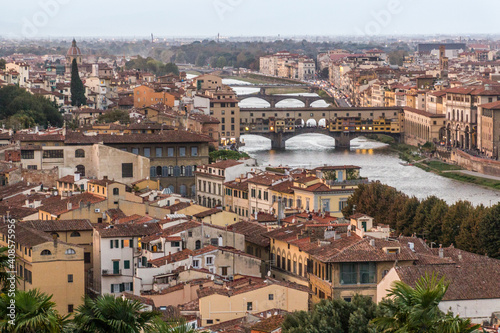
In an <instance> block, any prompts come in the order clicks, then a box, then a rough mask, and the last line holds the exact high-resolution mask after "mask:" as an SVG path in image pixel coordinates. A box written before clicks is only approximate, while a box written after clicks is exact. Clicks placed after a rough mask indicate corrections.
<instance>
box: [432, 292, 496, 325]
mask: <svg viewBox="0 0 500 333" xmlns="http://www.w3.org/2000/svg"><path fill="white" fill-rule="evenodd" d="M439 309H440V310H441V311H443V312H445V313H446V312H448V311H451V312H453V313H454V314H455V315H458V314H459V315H460V317H461V318H469V319H470V320H471V322H472V323H474V324H482V323H483V321H488V322H489V321H490V320H491V314H492V313H494V312H498V311H500V299H499V298H496V299H473V300H453V301H441V302H440V303H439Z"/></svg>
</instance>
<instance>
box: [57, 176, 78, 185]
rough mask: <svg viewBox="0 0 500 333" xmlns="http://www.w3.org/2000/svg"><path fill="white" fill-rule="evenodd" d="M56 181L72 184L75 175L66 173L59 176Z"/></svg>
mask: <svg viewBox="0 0 500 333" xmlns="http://www.w3.org/2000/svg"><path fill="white" fill-rule="evenodd" d="M57 181H58V182H61V183H70V184H74V183H75V176H74V175H67V176H64V177H61V178H59V179H58V180H57Z"/></svg>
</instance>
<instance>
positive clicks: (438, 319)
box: [372, 274, 479, 333]
mask: <svg viewBox="0 0 500 333" xmlns="http://www.w3.org/2000/svg"><path fill="white" fill-rule="evenodd" d="M448 285H449V284H448V283H446V282H445V280H444V277H442V278H441V279H440V280H438V278H437V275H436V274H432V275H428V274H426V275H425V276H422V277H421V278H420V279H419V280H418V281H417V283H416V285H415V288H412V287H411V286H409V285H407V284H405V283H404V282H401V281H397V282H395V283H394V286H393V287H392V288H391V289H390V293H389V295H388V296H389V297H393V299H386V300H384V301H382V302H381V303H380V307H381V310H382V311H383V312H384V313H385V315H384V316H382V317H378V318H375V319H373V320H372V323H373V324H374V325H375V327H376V328H377V329H378V330H379V331H380V332H384V333H396V332H397V333H420V332H422V333H423V332H429V333H438V332H439V333H441V332H443V333H469V332H474V331H476V330H477V329H478V328H479V325H472V324H471V322H470V320H469V319H462V318H460V317H458V316H453V313H451V312H448V313H446V314H445V313H443V312H442V311H441V310H440V309H439V307H438V305H439V302H441V300H442V299H443V297H444V295H445V294H446V291H447V290H448Z"/></svg>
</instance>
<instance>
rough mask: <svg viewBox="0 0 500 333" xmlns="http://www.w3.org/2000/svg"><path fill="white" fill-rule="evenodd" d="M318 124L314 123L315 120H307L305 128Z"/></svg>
mask: <svg viewBox="0 0 500 333" xmlns="http://www.w3.org/2000/svg"><path fill="white" fill-rule="evenodd" d="M317 126H318V123H317V122H316V119H313V118H311V119H308V120H307V122H306V127H317Z"/></svg>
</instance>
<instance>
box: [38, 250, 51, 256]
mask: <svg viewBox="0 0 500 333" xmlns="http://www.w3.org/2000/svg"><path fill="white" fill-rule="evenodd" d="M40 255H42V256H50V255H52V252H50V251H49V250H43V251H42V252H41V253H40Z"/></svg>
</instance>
